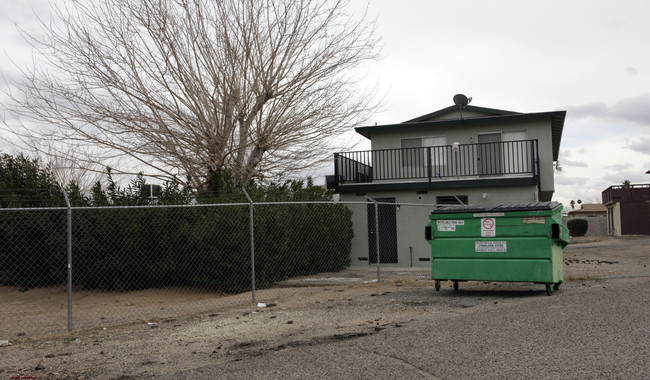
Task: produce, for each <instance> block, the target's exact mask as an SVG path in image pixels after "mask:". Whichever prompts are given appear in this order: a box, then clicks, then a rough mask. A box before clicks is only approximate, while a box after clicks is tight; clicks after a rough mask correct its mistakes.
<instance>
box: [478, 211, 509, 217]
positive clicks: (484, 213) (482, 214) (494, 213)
mask: <svg viewBox="0 0 650 380" xmlns="http://www.w3.org/2000/svg"><path fill="white" fill-rule="evenodd" d="M486 216H504V214H503V213H502V212H482V213H480V214H474V217H475V218H480V217H486Z"/></svg>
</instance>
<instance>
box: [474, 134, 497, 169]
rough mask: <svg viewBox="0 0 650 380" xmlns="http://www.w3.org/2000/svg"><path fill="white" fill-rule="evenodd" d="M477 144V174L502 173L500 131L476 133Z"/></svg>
mask: <svg viewBox="0 0 650 380" xmlns="http://www.w3.org/2000/svg"><path fill="white" fill-rule="evenodd" d="M478 144H479V145H478V170H479V172H478V173H479V175H482V176H490V175H500V174H502V172H503V171H502V170H501V155H502V153H501V133H482V134H480V135H478Z"/></svg>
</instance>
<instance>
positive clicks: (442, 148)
mask: <svg viewBox="0 0 650 380" xmlns="http://www.w3.org/2000/svg"><path fill="white" fill-rule="evenodd" d="M446 145H447V138H446V137H445V136H436V137H416V138H411V139H402V166H403V167H424V166H426V165H427V156H426V154H427V149H421V148H426V147H433V149H431V162H432V164H433V166H443V165H447V153H448V152H447V150H448V149H447V146H446Z"/></svg>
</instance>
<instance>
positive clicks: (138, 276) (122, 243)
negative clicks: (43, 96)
mask: <svg viewBox="0 0 650 380" xmlns="http://www.w3.org/2000/svg"><path fill="white" fill-rule="evenodd" d="M108 179H109V186H108V188H107V190H104V189H103V188H102V186H101V185H100V184H99V183H98V184H97V185H96V186H95V188H93V193H92V196H91V197H88V198H84V197H83V196H82V195H81V194H80V193H79V192H78V189H76V188H69V189H68V190H69V191H68V193H69V194H70V197H71V198H72V201H73V204H74V205H76V206H85V207H84V208H83V209H79V208H76V209H75V208H73V210H72V247H73V248H72V249H73V262H72V264H73V265H72V269H73V285H74V286H75V287H78V288H85V289H103V290H119V291H126V290H136V289H147V288H157V287H168V286H183V287H200V288H205V289H211V290H219V291H223V292H226V293H235V292H242V291H247V290H250V288H251V254H250V249H251V245H250V219H249V206H248V205H247V204H244V205H242V204H237V205H221V206H206V205H201V204H198V205H194V206H184V207H141V208H122V207H103V208H94V207H92V206H111V205H112V206H123V205H146V204H147V203H148V202H149V201H148V200H147V199H146V197H144V196H143V194H142V193H140V191H139V189H141V188H142V185H143V184H144V180H143V179H142V177H141V176H139V177H138V178H136V180H134V181H133V182H132V183H131V184H130V185H129V187H127V188H126V189H120V188H119V187H117V186H116V185H115V183H114V182H113V181H112V178H111V177H110V171H109V176H108ZM249 187H250V189H249V190H248V192H249V193H250V195H251V196H252V197H253V199H254V200H255V201H256V202H262V201H265V202H267V201H284V202H289V201H325V200H331V193H329V192H327V191H324V190H322V189H320V188H319V187H317V186H314V185H313V184H312V183H311V181H310V180H309V181H308V182H307V183H306V185H305V184H304V183H303V182H300V181H289V182H286V183H284V184H281V185H274V184H271V185H268V186H264V187H263V186H249ZM48 191H50V193H51V194H56V192H52V191H51V189H48ZM219 191H220V192H219V194H201V193H199V195H198V196H194V197H192V198H191V199H190V194H192V193H191V192H190V191H189V190H188V189H186V188H183V187H181V186H179V184H178V183H174V182H173V183H168V184H165V186H164V189H163V191H162V196H161V198H160V199H159V200H158V201H157V202H158V203H175V204H178V203H181V204H183V203H190V202H194V203H196V202H197V201H198V202H202V203H207V204H215V203H223V202H224V201H226V199H225V198H224V196H225V195H228V196H230V198H229V199H232V197H231V196H232V195H233V194H236V195H237V196H238V201H240V202H241V200H242V199H245V197H244V196H243V194H242V193H241V191H240V190H239V189H237V188H234V187H230V188H229V189H227V191H224V189H220V190H219ZM14 193H15V192H14ZM14 195H15V194H14ZM14 195H12V197H13V198H12V199H14V200H15V198H16V196H14ZM53 198H55V199H52V206H61V203H60V202H61V199H60V198H59V197H53ZM38 206H43V207H45V206H46V205H45V204H43V203H40V204H38ZM4 207H8V206H7V205H5V206H4ZM66 213H67V210H65V209H60V210H54V211H40V210H29V211H27V210H25V211H23V210H16V211H8V210H0V285H8V286H20V287H23V288H31V287H40V286H50V285H58V284H64V283H65V282H66V279H67V249H66V247H67V235H66V234H67V224H66V220H67V219H66V218H67V214H66ZM254 226H255V237H254V238H255V271H256V273H255V279H256V283H255V286H256V287H257V288H264V287H268V286H272V285H273V284H274V283H276V282H278V281H282V280H284V279H287V278H289V277H292V276H301V275H309V274H314V273H319V272H335V271H340V270H342V269H344V268H346V267H348V266H349V264H350V250H351V240H352V235H353V232H352V222H351V212H350V211H349V210H348V209H347V208H346V207H344V206H342V205H340V204H333V203H327V204H306V203H301V204H296V203H292V204H286V203H285V204H257V205H255V206H254Z"/></svg>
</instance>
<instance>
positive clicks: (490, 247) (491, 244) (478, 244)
mask: <svg viewBox="0 0 650 380" xmlns="http://www.w3.org/2000/svg"><path fill="white" fill-rule="evenodd" d="M474 252H508V242H506V241H475V242H474Z"/></svg>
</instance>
